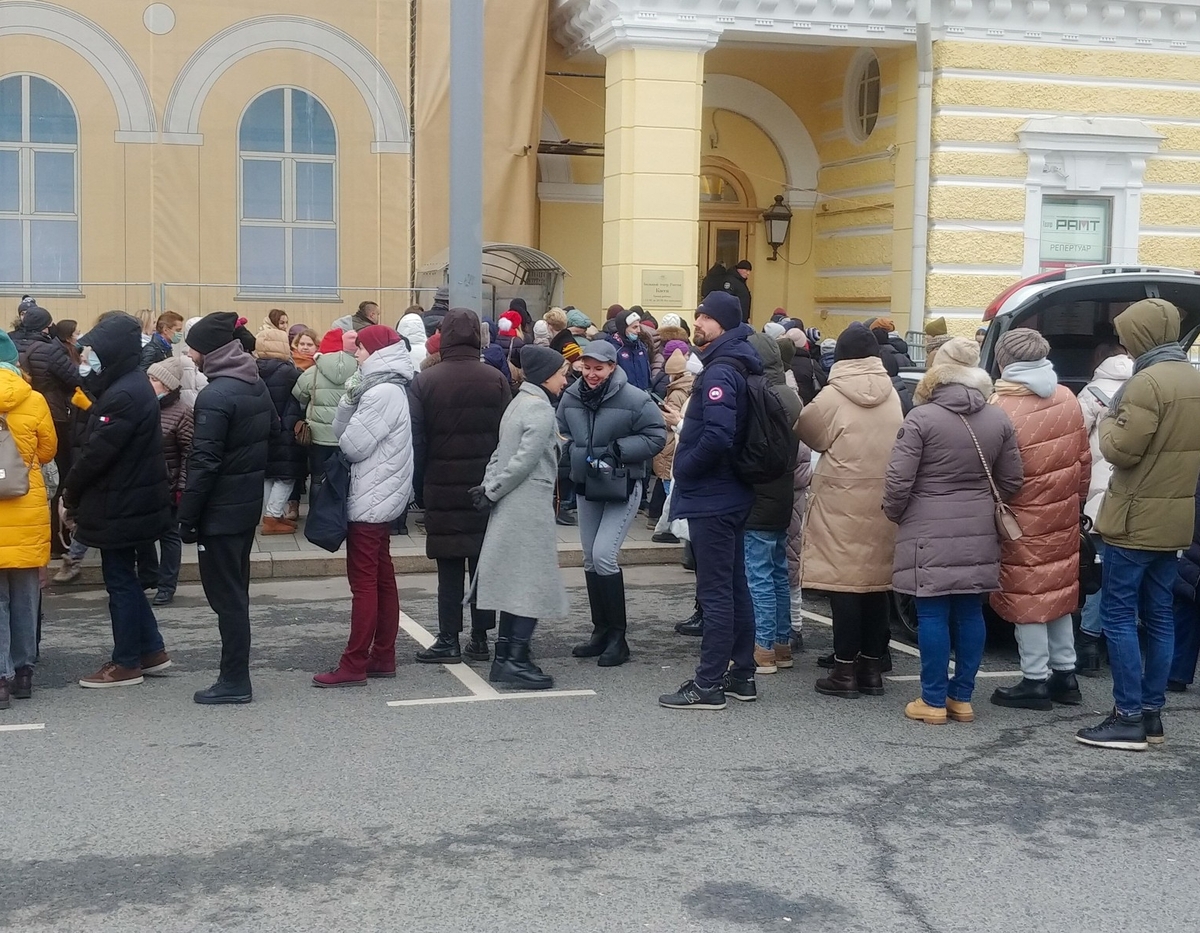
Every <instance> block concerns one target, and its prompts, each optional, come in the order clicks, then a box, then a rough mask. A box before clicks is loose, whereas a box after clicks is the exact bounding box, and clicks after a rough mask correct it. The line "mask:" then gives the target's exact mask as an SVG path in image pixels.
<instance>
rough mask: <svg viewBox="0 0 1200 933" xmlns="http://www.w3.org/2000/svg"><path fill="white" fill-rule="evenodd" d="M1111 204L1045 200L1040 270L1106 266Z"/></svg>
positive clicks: (1103, 200)
mask: <svg viewBox="0 0 1200 933" xmlns="http://www.w3.org/2000/svg"><path fill="white" fill-rule="evenodd" d="M1111 231H1112V201H1110V200H1109V199H1108V198H1046V199H1045V200H1044V201H1043V202H1042V235H1041V249H1040V256H1041V264H1042V268H1047V267H1049V268H1061V267H1063V266H1073V265H1085V264H1089V263H1105V262H1108V248H1109V242H1110V238H1111Z"/></svg>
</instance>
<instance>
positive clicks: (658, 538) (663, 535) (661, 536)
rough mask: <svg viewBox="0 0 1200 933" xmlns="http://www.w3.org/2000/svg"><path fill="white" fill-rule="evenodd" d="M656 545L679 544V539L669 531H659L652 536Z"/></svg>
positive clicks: (651, 538)
mask: <svg viewBox="0 0 1200 933" xmlns="http://www.w3.org/2000/svg"><path fill="white" fill-rule="evenodd" d="M650 540H651V541H653V542H654V543H655V544H678V543H679V539H678V538H677V537H675V536H674V535H673V534H671V532H669V531H658V532H655V533H654V534H652V535H651V536H650Z"/></svg>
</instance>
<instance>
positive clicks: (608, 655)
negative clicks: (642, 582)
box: [596, 570, 629, 667]
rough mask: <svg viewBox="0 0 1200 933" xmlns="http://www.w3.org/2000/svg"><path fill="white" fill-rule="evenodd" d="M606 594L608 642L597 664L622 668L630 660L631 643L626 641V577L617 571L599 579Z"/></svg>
mask: <svg viewBox="0 0 1200 933" xmlns="http://www.w3.org/2000/svg"><path fill="white" fill-rule="evenodd" d="M597 580H598V581H599V583H598V585H599V586H600V587H601V588H602V590H603V594H604V610H605V614H606V615H607V616H608V642H607V644H606V645H605V646H604V651H603V653H602V654H601V655H600V658H599V660H598V661H597V662H596V663H597V664H598V665H599V666H600V667H620V666H621V665H622V664H624V663H625V662H626V661H628V660H629V643H628V642H626V641H625V628H626V616H625V575H624V574H623V573H621V571H619V570H618V571H617V572H616V573H614V574H613V575H612V576H608V577H597Z"/></svg>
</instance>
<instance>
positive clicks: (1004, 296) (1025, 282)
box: [983, 269, 1064, 321]
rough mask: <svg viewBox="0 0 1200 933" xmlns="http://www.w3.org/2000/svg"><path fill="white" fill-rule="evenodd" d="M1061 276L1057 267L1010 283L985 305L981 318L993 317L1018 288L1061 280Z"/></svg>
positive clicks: (1061, 271)
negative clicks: (993, 299) (1051, 270)
mask: <svg viewBox="0 0 1200 933" xmlns="http://www.w3.org/2000/svg"><path fill="white" fill-rule="evenodd" d="M1062 278H1064V272H1063V270H1062V269H1057V270H1055V271H1053V272H1042V273H1039V274H1038V275H1032V276H1030V277H1029V278H1027V279H1022V280H1021V281H1020V282H1017V283H1016V284H1015V285H1010V286H1009V287H1008V288H1006V289H1005V290H1004V291H1002V292H1001V293H1000V294H999V295H998V296H997V297H996V299H995V301H993V302H992V303H991V304H990V305H988V306H987V308H986V309H985V310H984V312H983V319H984V320H985V321H990V320H992V319H993V318H995V316H996V315H997V314H999V313H1000V309H1001V308H1003V307H1004V303H1005V302H1006V301H1008V299H1009V298H1011V297H1012V296H1013V295H1014V294H1016V293H1017V292H1018V291H1019V290H1020V289H1022V288H1026V287H1028V286H1030V285H1036V284H1037V283H1038V282H1054V281H1057V280H1061V279H1062Z"/></svg>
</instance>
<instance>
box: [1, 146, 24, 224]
mask: <svg viewBox="0 0 1200 933" xmlns="http://www.w3.org/2000/svg"><path fill="white" fill-rule="evenodd" d="M20 166H21V154H20V153H19V152H15V151H5V150H2V149H0V211H17V210H20V208H21V171H20Z"/></svg>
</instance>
